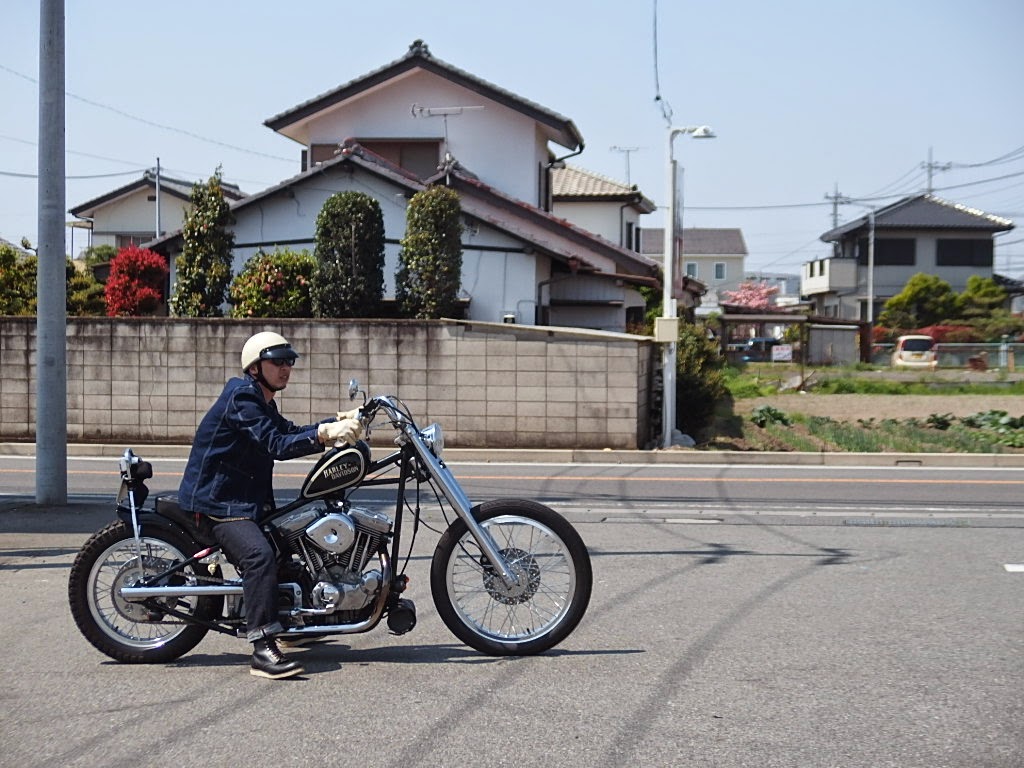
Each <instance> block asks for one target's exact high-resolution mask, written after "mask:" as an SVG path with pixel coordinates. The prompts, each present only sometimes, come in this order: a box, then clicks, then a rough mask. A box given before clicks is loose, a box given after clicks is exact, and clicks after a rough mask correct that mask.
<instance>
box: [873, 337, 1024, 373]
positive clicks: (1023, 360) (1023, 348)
mask: <svg viewBox="0 0 1024 768" xmlns="http://www.w3.org/2000/svg"><path fill="white" fill-rule="evenodd" d="M893 346H894V345H893V344H875V345H874V346H873V347H872V348H871V362H872V363H874V364H875V365H889V363H890V361H891V358H892V349H893ZM935 351H936V353H937V356H938V360H939V368H972V369H978V368H981V369H999V370H1002V371H1013V370H1015V368H1016V365H1018V364H1019V365H1021V366H1024V344H1019V343H1016V342H1005V343H990V344H981V343H967V344H954V343H947V342H942V343H939V344H936V345H935Z"/></svg>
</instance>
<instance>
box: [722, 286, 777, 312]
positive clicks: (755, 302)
mask: <svg viewBox="0 0 1024 768" xmlns="http://www.w3.org/2000/svg"><path fill="white" fill-rule="evenodd" d="M778 292H779V287H778V286H777V285H769V284H768V283H754V282H743V283H740V287H739V288H738V289H737V290H735V291H722V298H723V299H724V301H723V303H724V304H732V305H734V306H737V307H748V308H749V309H768V308H770V307H771V306H773V305H774V299H775V294H777V293H778Z"/></svg>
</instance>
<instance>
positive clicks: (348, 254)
mask: <svg viewBox="0 0 1024 768" xmlns="http://www.w3.org/2000/svg"><path fill="white" fill-rule="evenodd" d="M313 255H314V256H315V257H316V261H317V269H316V272H315V273H314V274H313V281H312V287H311V291H310V295H311V298H312V302H313V314H314V315H315V316H316V317H376V316H378V315H379V314H380V308H381V301H382V299H383V297H384V216H383V214H382V213H381V210H380V204H379V203H378V202H377V201H376V200H374V199H373V198H372V197H370V196H369V195H366V194H363V193H362V192H339V193H337V194H335V195H331V197H329V198H327V202H325V203H324V206H323V208H321V209H320V213H319V214H317V217H316V249H315V251H314V254H313Z"/></svg>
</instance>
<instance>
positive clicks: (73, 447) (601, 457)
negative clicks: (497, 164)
mask: <svg viewBox="0 0 1024 768" xmlns="http://www.w3.org/2000/svg"><path fill="white" fill-rule="evenodd" d="M126 447H128V446H121V445H109V444H90V443H69V444H68V445H67V455H68V456H69V457H82V456H99V457H111V458H116V457H119V456H121V454H122V453H124V449H125V448H126ZM190 447H191V446H189V445H156V444H153V445H150V444H140V445H136V446H131V448H132V450H134V451H135V452H136V454H138V455H140V456H143V457H153V458H181V459H184V458H187V457H188V452H189V449H190ZM374 448H376V449H377V450H384V449H387V450H390V446H387V447H386V448H385V446H374ZM35 455H36V446H35V443H0V456H35ZM444 458H445V460H446V461H448V462H449V463H452V464H457V463H460V462H466V463H481V464H498V463H501V464H509V463H515V464H637V465H685V464H725V465H737V466H742V465H757V464H762V465H764V464H775V465H785V466H814V467H820V466H831V467H855V466H870V467H952V468H968V467H993V468H1024V454H1006V453H801V452H796V451H793V452H777V451H698V450H690V449H685V448H680V449H670V450H653V451H628V450H614V449H606V450H593V449H572V448H567V449H536V450H529V449H483V448H448V449H446V450H445V452H444Z"/></svg>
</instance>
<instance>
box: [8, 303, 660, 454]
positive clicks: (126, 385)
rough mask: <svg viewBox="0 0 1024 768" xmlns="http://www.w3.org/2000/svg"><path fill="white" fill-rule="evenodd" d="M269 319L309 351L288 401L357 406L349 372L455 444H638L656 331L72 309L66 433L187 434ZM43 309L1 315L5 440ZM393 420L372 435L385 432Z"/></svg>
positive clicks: (330, 410) (75, 436)
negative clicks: (96, 314)
mask: <svg viewBox="0 0 1024 768" xmlns="http://www.w3.org/2000/svg"><path fill="white" fill-rule="evenodd" d="M261 330H276V331H278V332H280V333H282V334H283V335H284V336H286V337H287V338H288V339H289V340H290V341H291V342H292V344H293V346H295V348H296V349H297V350H299V352H300V354H301V357H300V359H299V363H298V365H297V366H296V368H295V370H294V371H293V373H292V377H291V381H290V383H289V385H288V388H287V389H286V390H284V391H283V392H281V393H279V394H278V403H279V407H280V409H281V412H282V413H283V414H284V415H285V417H286V418H288V419H290V420H291V421H293V422H295V423H303V424H305V423H310V422H313V421H316V420H318V419H321V418H324V417H326V416H330V415H333V414H334V413H335V412H336V411H337V410H339V409H342V408H344V409H346V410H347V409H348V408H349V407H350V403H349V401H348V397H347V389H348V381H349V379H352V378H355V379H358V380H359V382H360V384H361V385H362V388H363V389H365V390H366V391H367V392H368V393H369V394H371V395H373V394H392V395H396V396H398V397H400V398H401V399H402V400H403V401H405V403H406V404H407V405H408V406H409V408H410V410H411V412H412V414H413V415H414V417H416V419H417V422H418V423H419V424H421V425H425V424H428V423H430V422H431V421H438V422H440V423H441V425H442V426H443V427H444V430H445V439H446V442H447V444H448V445H450V446H452V447H462V448H515V447H520V448H618V449H634V448H644V447H646V446H647V445H648V443H649V442H650V441H651V439H652V438H653V437H654V435H653V434H652V429H651V416H650V409H651V397H650V390H651V387H652V366H653V365H654V360H655V358H656V351H655V348H654V345H653V342H652V340H651V339H649V338H646V337H639V336H629V335H626V334H616V333H603V332H591V331H583V330H576V329H561V328H546V327H545V328H541V327H533V326H517V325H503V324H494V323H477V322H468V321H445V320H442V321H403V320H394V321H390V320H316V321H311V320H275V321H271V322H266V321H250V320H226V319H218V320H207V319H178V318H68V325H67V410H68V440H69V441H71V442H93V441H108V442H109V441H113V442H119V443H126V444H129V443H131V444H137V443H146V442H151V443H189V442H191V440H192V437H193V435H194V433H195V429H196V425H197V424H198V422H199V420H200V419H201V418H202V416H203V414H204V413H205V412H206V409H207V408H208V407H209V406H210V404H211V403H212V402H213V401H214V400H215V399H216V398H217V396H218V395H219V394H220V391H221V389H222V388H223V386H224V382H225V381H226V380H227V379H229V378H230V377H232V376H236V375H238V374H239V367H240V363H239V355H240V352H241V349H242V345H243V344H244V342H245V340H246V339H247V338H249V336H251V335H252V334H253V333H256V332H258V331H261ZM35 355H36V321H35V318H21V317H17V318H14V317H4V318H0V365H2V366H3V370H4V375H3V376H0V438H2V439H7V440H32V439H33V437H34V434H35V420H36V414H35V399H36V390H37V382H36V380H35V371H36V368H35ZM392 438H393V433H392V432H391V430H390V428H387V427H384V428H380V429H378V430H376V431H375V439H374V440H373V442H374V443H378V442H380V443H382V444H383V443H389V442H390V441H391V439H392Z"/></svg>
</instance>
